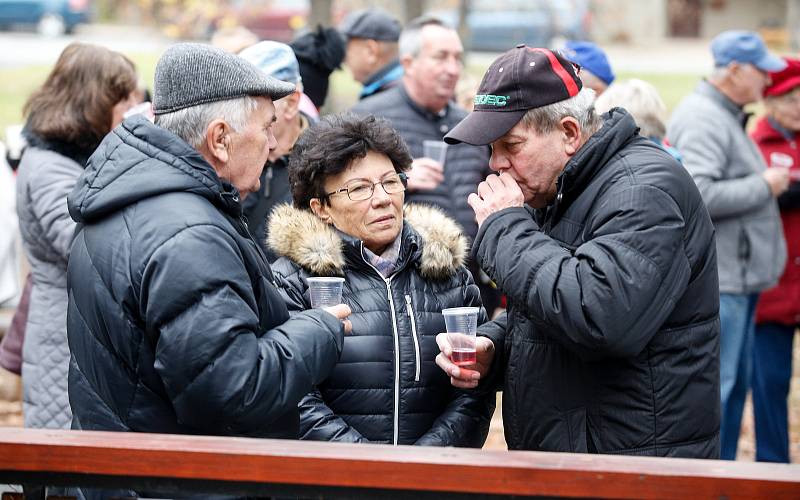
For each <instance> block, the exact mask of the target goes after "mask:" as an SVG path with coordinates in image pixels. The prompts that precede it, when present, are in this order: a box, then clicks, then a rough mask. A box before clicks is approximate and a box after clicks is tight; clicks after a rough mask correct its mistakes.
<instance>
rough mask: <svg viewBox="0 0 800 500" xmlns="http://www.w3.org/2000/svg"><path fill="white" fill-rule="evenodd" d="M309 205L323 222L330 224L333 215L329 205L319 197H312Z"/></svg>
mask: <svg viewBox="0 0 800 500" xmlns="http://www.w3.org/2000/svg"><path fill="white" fill-rule="evenodd" d="M308 206H309V207H311V211H312V212H313V213H314V215H316V216H317V217H319V219H320V220H321V221H322V222H324V223H326V224H330V223H331V222H332V221H331V216H330V214H329V213H328V205H325V204H324V203H322V201H321V200H320V199H319V198H311V201H309V202H308Z"/></svg>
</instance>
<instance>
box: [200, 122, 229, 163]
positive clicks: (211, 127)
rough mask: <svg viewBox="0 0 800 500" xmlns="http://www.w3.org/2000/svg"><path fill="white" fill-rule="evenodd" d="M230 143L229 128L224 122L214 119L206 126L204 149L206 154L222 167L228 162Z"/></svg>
mask: <svg viewBox="0 0 800 500" xmlns="http://www.w3.org/2000/svg"><path fill="white" fill-rule="evenodd" d="M230 141H231V128H230V126H229V125H228V124H227V123H226V122H225V120H221V119H216V120H213V121H212V122H211V123H209V124H208V127H206V143H205V147H206V149H207V150H208V154H209V155H211V157H213V158H214V159H215V160H217V161H218V162H219V163H221V164H223V165H224V164H226V163H228V160H230V152H229V151H228V148H229V147H230Z"/></svg>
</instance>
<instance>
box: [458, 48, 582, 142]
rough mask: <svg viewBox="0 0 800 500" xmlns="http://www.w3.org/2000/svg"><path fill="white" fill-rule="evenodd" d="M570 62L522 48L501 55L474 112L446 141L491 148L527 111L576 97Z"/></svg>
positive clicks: (578, 83)
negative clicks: (487, 145)
mask: <svg viewBox="0 0 800 500" xmlns="http://www.w3.org/2000/svg"><path fill="white" fill-rule="evenodd" d="M576 71H577V69H576V68H575V67H574V66H573V65H572V63H570V62H569V61H568V60H566V59H564V57H563V56H562V55H561V54H559V53H557V52H553V51H551V50H548V49H539V48H535V47H534V48H532V47H527V46H525V45H524V44H521V45H517V46H516V47H515V48H513V49H511V50H509V51H507V52H505V53H503V55H501V56H500V57H498V58H497V59H495V60H494V62H493V63H492V64H491V66H489V69H488V70H486V74H485V75H484V76H483V80H482V81H481V84H480V86H479V87H478V92H477V93H476V94H475V99H474V101H473V103H474V108H473V110H472V113H470V114H469V115H468V116H467V117H466V118H464V119H463V120H462V121H461V123H459V124H458V125H456V126H455V127H454V128H453V130H451V131H450V133H449V134H447V136H445V138H444V140H445V142H447V143H448V144H457V143H459V142H466V143H467V144H472V145H474V146H483V145H485V144H491V143H493V142H494V141H496V140H497V139H499V138H500V137H502V136H503V135H505V134H506V132H508V131H509V130H511V128H512V127H514V125H516V124H517V123H519V121H520V120H521V119H522V117H523V116H525V113H527V112H528V110H529V109H534V108H539V107H542V106H547V105H549V104H553V103H556V102H559V101H563V100H565V99H569V98H570V97H574V96H576V95H578V92H580V90H581V88H582V86H583V83H582V82H581V80H580V78H578V75H577V73H576Z"/></svg>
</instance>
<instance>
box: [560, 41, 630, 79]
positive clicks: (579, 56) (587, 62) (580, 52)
mask: <svg viewBox="0 0 800 500" xmlns="http://www.w3.org/2000/svg"><path fill="white" fill-rule="evenodd" d="M560 52H561V53H562V54H563V55H564V57H566V58H567V59H569V60H570V61H572V62H574V63H575V64H577V65H578V66H580V67H581V68H583V69H585V70H586V71H588V72H589V73H591V74H593V75H594V76H596V77H597V78H599V79H600V80H602V81H603V83H605V84H606V85H611V82H613V81H614V78H616V76H615V75H614V72H613V71H612V70H611V65H610V64H609V63H608V57H606V53H605V52H604V51H603V49H601V48H600V47H598V46H597V45H595V44H593V43H592V42H575V41H569V42H567V43H566V44H564V47H563V48H562V49H561V51H560Z"/></svg>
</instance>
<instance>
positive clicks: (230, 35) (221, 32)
mask: <svg viewBox="0 0 800 500" xmlns="http://www.w3.org/2000/svg"><path fill="white" fill-rule="evenodd" d="M257 43H258V36H257V35H256V34H255V33H253V32H252V31H250V30H249V29H247V28H245V27H244V26H229V27H225V28H220V29H218V30H216V31H215V32H214V34H213V35H212V36H211V45H213V46H214V47H219V48H221V49H222V50H224V51H225V52H230V53H231V54H238V53H239V52H241V51H242V50H244V49H246V48H247V47H250V46H252V45H255V44H257Z"/></svg>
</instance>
